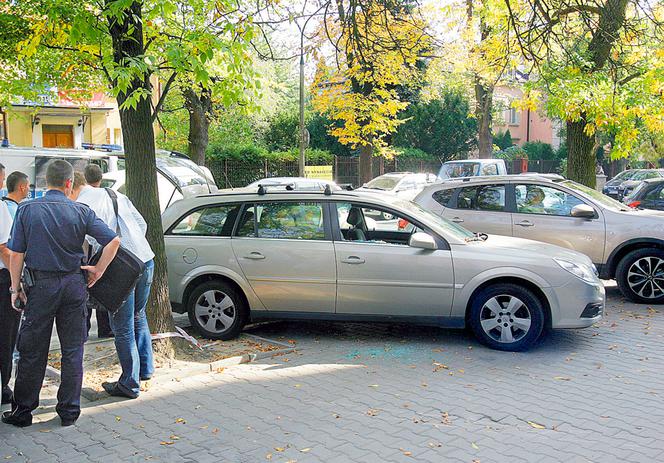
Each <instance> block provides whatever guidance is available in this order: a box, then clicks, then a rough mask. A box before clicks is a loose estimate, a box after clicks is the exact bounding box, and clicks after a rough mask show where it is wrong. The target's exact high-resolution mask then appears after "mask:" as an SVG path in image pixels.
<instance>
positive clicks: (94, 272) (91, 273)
mask: <svg viewBox="0 0 664 463" xmlns="http://www.w3.org/2000/svg"><path fill="white" fill-rule="evenodd" d="M81 269H83V270H85V271H86V272H88V288H92V287H93V286H94V285H95V283H97V281H98V280H99V279H100V278H101V276H102V275H103V274H104V271H103V270H101V269H99V268H97V267H96V266H94V265H83V266H81Z"/></svg>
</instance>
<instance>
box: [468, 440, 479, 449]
mask: <svg viewBox="0 0 664 463" xmlns="http://www.w3.org/2000/svg"><path fill="white" fill-rule="evenodd" d="M470 445H471V446H472V447H473V448H474V449H475V450H479V449H480V448H479V447H478V446H477V444H476V443H475V442H471V443H470Z"/></svg>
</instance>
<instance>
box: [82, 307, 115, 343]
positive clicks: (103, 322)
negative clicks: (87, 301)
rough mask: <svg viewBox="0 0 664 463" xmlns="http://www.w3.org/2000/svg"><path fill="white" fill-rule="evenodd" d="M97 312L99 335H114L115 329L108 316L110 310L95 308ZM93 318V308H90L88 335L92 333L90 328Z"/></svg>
mask: <svg viewBox="0 0 664 463" xmlns="http://www.w3.org/2000/svg"><path fill="white" fill-rule="evenodd" d="M95 314H96V318H97V336H98V337H100V338H107V337H109V336H110V335H112V334H113V330H112V329H111V320H110V319H109V318H108V311H106V310H95ZM91 318H92V310H90V309H88V321H87V324H88V325H87V326H88V330H87V333H88V335H89V334H90V328H91V327H92V323H90V319H91Z"/></svg>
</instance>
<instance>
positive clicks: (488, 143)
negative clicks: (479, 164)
mask: <svg viewBox="0 0 664 463" xmlns="http://www.w3.org/2000/svg"><path fill="white" fill-rule="evenodd" d="M475 101H476V103H475V117H476V118H477V146H478V151H479V158H480V159H489V158H491V157H492V156H493V135H492V134H491V125H492V119H493V116H492V111H493V87H492V86H490V85H487V84H485V83H483V82H482V81H481V79H480V78H479V77H478V76H476V77H475Z"/></svg>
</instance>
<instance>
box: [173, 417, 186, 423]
mask: <svg viewBox="0 0 664 463" xmlns="http://www.w3.org/2000/svg"><path fill="white" fill-rule="evenodd" d="M175 422H176V423H182V424H187V422H186V421H185V419H184V418H178V419H177V420H175Z"/></svg>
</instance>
